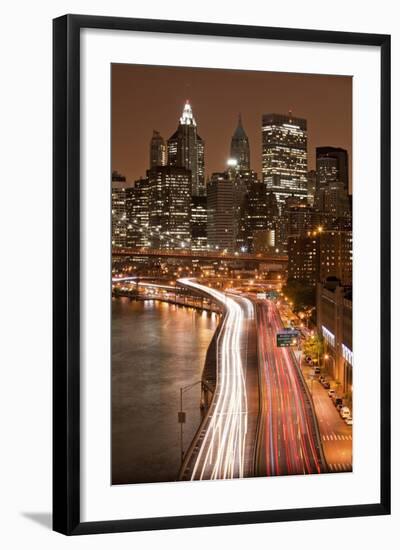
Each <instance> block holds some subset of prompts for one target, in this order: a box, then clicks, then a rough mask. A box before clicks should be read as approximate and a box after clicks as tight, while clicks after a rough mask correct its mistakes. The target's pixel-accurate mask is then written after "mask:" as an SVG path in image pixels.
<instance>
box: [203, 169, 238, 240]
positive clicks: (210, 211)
mask: <svg viewBox="0 0 400 550" xmlns="http://www.w3.org/2000/svg"><path fill="white" fill-rule="evenodd" d="M235 195H236V194H235V189H234V184H233V180H232V178H231V177H230V175H229V173H228V172H216V173H214V174H212V176H211V179H210V181H209V182H208V184H207V242H208V245H209V247H210V248H211V249H221V250H225V249H226V250H229V251H232V250H234V249H235V247H236V234H237V227H236V226H237V220H235V211H236V196H235Z"/></svg>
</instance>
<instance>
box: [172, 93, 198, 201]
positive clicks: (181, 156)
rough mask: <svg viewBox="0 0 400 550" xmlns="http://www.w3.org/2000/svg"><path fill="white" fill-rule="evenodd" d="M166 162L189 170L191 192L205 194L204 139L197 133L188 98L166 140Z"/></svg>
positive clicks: (195, 194)
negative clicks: (177, 122) (173, 130)
mask: <svg viewBox="0 0 400 550" xmlns="http://www.w3.org/2000/svg"><path fill="white" fill-rule="evenodd" d="M168 164H169V165H170V166H177V167H180V168H186V169H187V170H190V171H191V173H192V192H191V194H192V195H194V196H199V195H204V194H205V180H204V141H203V140H202V139H201V137H200V136H199V134H198V133H197V124H196V120H195V118H194V116H193V112H192V107H191V105H190V103H189V100H187V101H186V103H185V106H184V108H183V113H182V116H181V118H180V119H179V126H178V128H177V130H176V132H175V133H174V134H173V135H172V136H171V137H170V138H169V140H168Z"/></svg>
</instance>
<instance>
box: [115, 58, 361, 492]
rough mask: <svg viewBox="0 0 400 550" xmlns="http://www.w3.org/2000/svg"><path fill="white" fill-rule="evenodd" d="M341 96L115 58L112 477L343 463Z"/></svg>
mask: <svg viewBox="0 0 400 550" xmlns="http://www.w3.org/2000/svg"><path fill="white" fill-rule="evenodd" d="M351 97H352V80H351V78H350V77H336V76H320V75H292V74H290V75H289V74H284V73H268V72H257V73H256V72H254V71H253V72H247V71H225V70H214V69H201V70H198V69H188V68H179V69H177V68H170V67H163V68H160V67H143V66H129V65H113V66H112V98H113V99H112V124H111V127H112V169H113V171H112V174H111V182H110V192H111V193H110V194H111V235H110V238H111V246H112V265H111V274H110V275H111V288H112V337H111V348H112V373H111V374H112V473H111V483H112V484H115V485H119V484H128V483H153V482H166V481H193V480H213V479H215V480H217V479H234V478H249V477H269V476H286V475H308V474H328V473H329V474H335V473H338V472H342V473H344V472H347V473H349V474H350V473H351V472H352V471H353V455H352V449H353V448H352V426H353V418H352V405H353V351H352V334H353V332H352V330H353V317H352V275H353V232H352V211H353V196H352V192H351V173H352V161H351V133H352V115H351Z"/></svg>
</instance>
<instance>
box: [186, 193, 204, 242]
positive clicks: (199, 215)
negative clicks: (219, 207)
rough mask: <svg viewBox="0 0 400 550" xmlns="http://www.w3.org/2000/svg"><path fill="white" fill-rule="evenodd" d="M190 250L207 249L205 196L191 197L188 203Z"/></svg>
mask: <svg viewBox="0 0 400 550" xmlns="http://www.w3.org/2000/svg"><path fill="white" fill-rule="evenodd" d="M190 233H191V244H192V250H206V249H207V197H205V196H204V197H195V196H193V197H192V200H191V204H190Z"/></svg>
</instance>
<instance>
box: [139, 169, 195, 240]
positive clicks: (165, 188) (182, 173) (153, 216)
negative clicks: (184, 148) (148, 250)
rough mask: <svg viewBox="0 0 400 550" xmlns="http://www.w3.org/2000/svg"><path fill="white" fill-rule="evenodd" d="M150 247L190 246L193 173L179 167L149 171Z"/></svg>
mask: <svg viewBox="0 0 400 550" xmlns="http://www.w3.org/2000/svg"><path fill="white" fill-rule="evenodd" d="M147 176H148V180H149V184H148V197H149V199H148V208H149V235H150V237H149V239H150V246H157V247H158V246H159V247H161V248H184V247H189V246H190V210H191V209H190V199H191V193H190V192H191V172H190V170H186V168H181V167H177V166H157V167H156V168H152V169H151V170H148V171H147Z"/></svg>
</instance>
